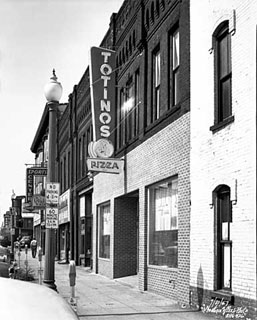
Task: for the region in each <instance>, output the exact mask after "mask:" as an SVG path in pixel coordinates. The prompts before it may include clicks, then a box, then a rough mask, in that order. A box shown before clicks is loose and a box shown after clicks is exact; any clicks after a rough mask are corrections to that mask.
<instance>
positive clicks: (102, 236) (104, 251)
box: [98, 203, 111, 259]
mask: <svg viewBox="0 0 257 320" xmlns="http://www.w3.org/2000/svg"><path fill="white" fill-rule="evenodd" d="M98 212H99V257H100V258H105V259H110V235H111V222H110V219H111V213H110V204H109V203H108V204H104V205H100V206H99V211H98Z"/></svg>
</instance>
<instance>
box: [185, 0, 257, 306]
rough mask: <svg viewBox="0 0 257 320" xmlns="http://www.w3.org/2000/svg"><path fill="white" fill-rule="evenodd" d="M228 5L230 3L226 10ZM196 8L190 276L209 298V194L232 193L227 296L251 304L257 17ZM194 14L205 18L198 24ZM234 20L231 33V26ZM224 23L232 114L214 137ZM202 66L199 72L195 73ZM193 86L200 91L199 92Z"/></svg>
mask: <svg viewBox="0 0 257 320" xmlns="http://www.w3.org/2000/svg"><path fill="white" fill-rule="evenodd" d="M231 3H232V2H231ZM233 9H235V16H234V15H233V14H234V12H233V10H232V6H229V5H228V2H227V1H226V2H224V1H221V0H220V1H215V2H213V3H211V2H209V3H207V2H206V3H205V4H203V3H198V2H195V3H194V6H192V8H191V44H192V46H191V66H192V68H191V146H192V149H191V190H192V197H191V198H192V206H191V235H190V241H191V247H190V253H191V259H190V260H191V276H190V283H191V285H192V286H193V287H196V286H197V274H198V270H199V269H200V268H201V269H202V273H203V281H202V284H199V287H203V289H204V290H213V289H214V286H215V278H216V271H217V270H216V268H215V262H214V241H215V234H214V232H215V222H214V208H212V207H211V206H210V204H211V203H212V192H213V190H214V189H215V188H216V187H217V186H218V185H220V184H226V185H228V186H229V187H230V188H231V200H235V199H236V197H237V202H236V203H234V205H233V206H232V217H233V221H232V223H231V240H232V293H233V294H234V295H235V297H237V298H236V299H235V303H238V305H240V301H243V300H244V299H246V300H247V301H251V302H252V301H256V294H257V292H256V46H255V44H256V17H257V5H256V2H255V1H247V2H242V1H233ZM199 10H201V11H202V12H205V13H206V14H203V17H202V18H201V19H199ZM234 17H235V18H236V24H235V25H234V24H233V23H234V22H233V19H234ZM226 19H228V20H229V23H230V26H229V28H230V30H232V29H233V27H235V30H234V31H235V33H234V34H232V37H231V48H232V114H233V115H234V117H235V121H234V122H233V123H231V124H229V125H228V126H226V127H224V128H223V129H221V130H219V131H218V132H216V133H213V132H212V131H210V127H211V126H212V125H213V124H214V79H213V75H214V69H213V66H214V55H213V54H209V52H208V50H209V49H210V48H211V45H212V33H213V32H214V30H215V28H216V27H217V26H218V25H219V23H221V22H222V21H223V20H226ZM199 65H201V68H199ZM199 81H200V82H201V85H200V86H199Z"/></svg>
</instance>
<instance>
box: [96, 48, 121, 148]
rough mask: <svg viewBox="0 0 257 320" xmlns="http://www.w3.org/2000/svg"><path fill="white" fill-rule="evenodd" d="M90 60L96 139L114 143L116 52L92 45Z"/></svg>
mask: <svg viewBox="0 0 257 320" xmlns="http://www.w3.org/2000/svg"><path fill="white" fill-rule="evenodd" d="M90 60H91V61H90V82H91V86H90V87H91V103H92V118H93V119H92V120H93V135H94V141H98V140H100V139H107V140H108V141H109V142H110V143H111V144H112V145H114V125H115V124H114V116H115V71H114V68H115V52H114V51H112V50H109V49H105V48H98V47H92V48H91V50H90Z"/></svg>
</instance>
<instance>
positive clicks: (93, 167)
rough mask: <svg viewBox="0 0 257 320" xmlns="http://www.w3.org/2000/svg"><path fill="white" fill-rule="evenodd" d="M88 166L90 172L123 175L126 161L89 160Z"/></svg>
mask: <svg viewBox="0 0 257 320" xmlns="http://www.w3.org/2000/svg"><path fill="white" fill-rule="evenodd" d="M87 166H88V170H89V171H95V172H106V173H117V174H118V173H121V172H122V171H123V169H124V160H121V159H100V158H95V159H92V158H88V159H87Z"/></svg>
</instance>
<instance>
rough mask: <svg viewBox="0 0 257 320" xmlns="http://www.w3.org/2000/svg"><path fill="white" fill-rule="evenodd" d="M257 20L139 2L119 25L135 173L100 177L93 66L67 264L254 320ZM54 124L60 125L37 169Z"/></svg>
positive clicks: (67, 140)
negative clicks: (92, 145) (220, 302)
mask: <svg viewBox="0 0 257 320" xmlns="http://www.w3.org/2000/svg"><path fill="white" fill-rule="evenodd" d="M199 12H202V13H203V14H202V15H201V19H199ZM256 14H257V8H256V5H255V4H254V1H248V2H247V3H245V4H243V3H241V2H240V1H237V0H234V1H228V2H225V3H224V1H221V0H219V1H208V2H207V1H191V2H190V3H189V1H183V0H182V1H181V0H159V1H158V0H155V1H153V0H142V1H135V0H130V1H128V0H125V1H124V2H123V4H122V6H121V8H120V10H119V12H118V13H117V14H113V15H112V17H111V19H110V25H109V29H108V30H107V32H106V34H105V36H104V38H103V40H102V42H101V43H100V45H99V47H102V48H108V49H111V50H114V51H115V53H116V66H115V77H116V85H115V88H116V115H115V132H114V134H115V146H114V147H115V151H114V157H115V158H117V159H121V160H122V161H123V162H124V170H123V171H122V173H120V174H109V173H94V172H93V173H92V172H89V171H88V168H87V165H86V160H87V158H88V157H89V152H88V144H89V142H91V141H92V138H93V133H92V131H93V130H92V113H91V95H90V83H89V78H90V74H89V73H90V72H89V68H87V69H86V70H85V72H84V74H83V76H82V78H81V80H80V82H79V83H78V84H77V85H76V86H74V89H73V92H72V93H71V94H70V96H69V101H68V104H67V107H66V108H65V110H63V113H62V115H61V116H60V118H59V120H58V141H57V145H58V152H57V154H58V156H57V159H56V160H57V162H56V163H57V164H58V177H59V182H60V186H61V205H60V218H59V231H58V234H57V239H58V241H57V254H58V257H59V259H61V260H63V259H65V260H68V259H69V258H71V259H74V260H75V261H76V264H79V265H84V266H90V267H91V268H92V269H93V270H94V271H95V272H96V273H99V274H103V275H105V276H108V277H110V278H119V277H125V276H130V275H138V287H139V289H140V290H142V291H143V290H151V291H154V292H156V293H159V294H161V295H165V296H168V297H171V298H172V299H175V300H177V301H178V302H180V303H186V304H189V303H192V304H198V305H202V304H208V302H209V301H210V299H211V298H215V297H216V298H218V299H222V298H224V299H225V300H228V301H230V302H231V303H233V304H235V305H236V306H239V305H242V304H243V305H245V306H247V308H248V309H249V314H250V315H253V314H254V312H255V309H254V308H256V178H255V176H256V147H255V145H256V58H255V57H256V23H255V22H254V19H255V17H256ZM253 44H255V46H254V45H253ZM93 45H97V44H93ZM243 106H247V113H246V112H245V111H244V108H243ZM42 121H43V120H42ZM46 123H47V113H46V114H45V118H44V121H43V122H42V123H41V129H40V130H41V131H42V132H41V131H40V130H39V131H38V133H37V135H36V137H35V140H34V142H33V146H32V147H33V148H32V151H33V152H36V153H37V158H38V156H39V155H40V152H41V151H40V150H42V148H41V147H42V145H43V144H44V139H45V138H44V137H45V133H47V126H46V127H45V124H46ZM43 124H44V126H43ZM253 142H254V143H253ZM234 159H236V161H234Z"/></svg>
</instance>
